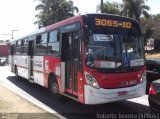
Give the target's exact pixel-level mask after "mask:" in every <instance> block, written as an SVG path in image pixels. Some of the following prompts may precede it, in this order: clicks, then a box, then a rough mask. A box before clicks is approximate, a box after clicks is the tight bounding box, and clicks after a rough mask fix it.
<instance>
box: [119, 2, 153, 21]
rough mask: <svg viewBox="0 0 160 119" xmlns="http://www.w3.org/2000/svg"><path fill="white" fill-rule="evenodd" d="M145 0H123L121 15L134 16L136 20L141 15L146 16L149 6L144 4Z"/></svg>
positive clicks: (147, 15)
mask: <svg viewBox="0 0 160 119" xmlns="http://www.w3.org/2000/svg"><path fill="white" fill-rule="evenodd" d="M145 2H146V1H145V0H123V10H122V11H121V15H124V16H127V17H131V18H134V19H136V20H138V21H140V17H141V16H142V15H144V16H145V17H146V18H148V17H149V13H148V11H149V10H150V7H149V6H147V5H145Z"/></svg>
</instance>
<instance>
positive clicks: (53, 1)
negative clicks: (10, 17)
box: [34, 0, 79, 28]
mask: <svg viewBox="0 0 160 119" xmlns="http://www.w3.org/2000/svg"><path fill="white" fill-rule="evenodd" d="M36 1H38V2H39V4H38V5H37V6H36V8H35V10H36V11H39V12H38V14H37V15H36V17H37V21H35V22H34V23H35V24H38V25H39V28H40V27H45V26H48V25H50V24H53V23H56V22H58V21H61V20H64V19H67V18H69V17H72V16H74V13H75V12H78V11H79V10H78V8H77V7H74V6H73V2H72V1H71V0H69V1H67V0H36Z"/></svg>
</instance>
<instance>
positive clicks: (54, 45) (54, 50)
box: [48, 30, 60, 57]
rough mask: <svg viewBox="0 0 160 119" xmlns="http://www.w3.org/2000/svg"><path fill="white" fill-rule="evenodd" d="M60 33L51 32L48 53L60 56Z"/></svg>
mask: <svg viewBox="0 0 160 119" xmlns="http://www.w3.org/2000/svg"><path fill="white" fill-rule="evenodd" d="M59 35H60V33H59V32H58V31H57V30H56V31H52V32H50V33H49V35H48V36H49V39H48V54H49V55H54V56H55V57H59V56H60V53H59Z"/></svg>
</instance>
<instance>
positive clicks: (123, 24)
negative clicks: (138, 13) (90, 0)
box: [95, 18, 132, 29]
mask: <svg viewBox="0 0 160 119" xmlns="http://www.w3.org/2000/svg"><path fill="white" fill-rule="evenodd" d="M95 25H96V26H104V27H120V28H125V29H131V28H132V23H131V22H128V21H118V20H111V19H104V18H95Z"/></svg>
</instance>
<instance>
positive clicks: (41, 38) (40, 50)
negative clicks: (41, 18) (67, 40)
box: [35, 33, 47, 55]
mask: <svg viewBox="0 0 160 119" xmlns="http://www.w3.org/2000/svg"><path fill="white" fill-rule="evenodd" d="M35 53H36V54H38V55H45V54H47V33H43V34H42V35H38V36H37V37H36V46H35Z"/></svg>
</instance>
